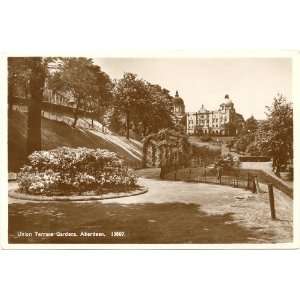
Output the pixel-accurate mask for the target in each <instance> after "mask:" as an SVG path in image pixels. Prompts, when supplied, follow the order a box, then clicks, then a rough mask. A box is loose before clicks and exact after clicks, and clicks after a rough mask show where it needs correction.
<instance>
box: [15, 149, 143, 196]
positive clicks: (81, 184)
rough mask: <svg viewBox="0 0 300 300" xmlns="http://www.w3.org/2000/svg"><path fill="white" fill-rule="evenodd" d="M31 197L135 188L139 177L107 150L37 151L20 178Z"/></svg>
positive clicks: (25, 190)
mask: <svg viewBox="0 0 300 300" xmlns="http://www.w3.org/2000/svg"><path fill="white" fill-rule="evenodd" d="M17 180H18V184H19V188H20V190H21V191H22V192H25V193H29V194H45V195H51V194H66V193H72V192H77V193H78V192H79V193H81V192H86V191H98V192H101V190H102V189H105V188H113V187H132V186H135V185H136V183H137V177H136V176H135V175H134V173H133V172H132V170H130V169H128V168H127V167H126V166H125V165H124V162H123V161H122V160H121V159H120V158H119V157H118V156H117V155H116V153H114V152H110V151H108V150H104V149H89V148H69V147H60V148H57V149H53V150H49V151H35V152H34V153H32V154H31V155H30V156H29V157H28V163H27V164H26V165H25V166H24V167H23V168H22V169H21V171H20V172H19V174H18V177H17Z"/></svg>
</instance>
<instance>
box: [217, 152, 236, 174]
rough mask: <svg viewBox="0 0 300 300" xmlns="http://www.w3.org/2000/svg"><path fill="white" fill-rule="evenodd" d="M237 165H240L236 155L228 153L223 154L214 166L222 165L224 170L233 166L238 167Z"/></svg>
mask: <svg viewBox="0 0 300 300" xmlns="http://www.w3.org/2000/svg"><path fill="white" fill-rule="evenodd" d="M239 166H240V161H239V158H238V156H233V155H231V154H230V153H229V154H226V155H224V156H223V157H222V158H221V159H219V160H218V161H217V162H216V164H215V167H222V168H223V170H224V171H228V170H232V169H234V168H239Z"/></svg>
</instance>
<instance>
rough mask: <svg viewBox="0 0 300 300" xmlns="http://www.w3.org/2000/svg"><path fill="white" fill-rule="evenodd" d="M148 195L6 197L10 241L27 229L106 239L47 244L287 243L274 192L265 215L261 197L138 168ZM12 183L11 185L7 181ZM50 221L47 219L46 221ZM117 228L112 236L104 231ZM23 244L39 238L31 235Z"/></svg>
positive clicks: (284, 207)
mask: <svg viewBox="0 0 300 300" xmlns="http://www.w3.org/2000/svg"><path fill="white" fill-rule="evenodd" d="M137 173H138V175H139V176H141V178H140V179H139V181H140V183H141V184H142V185H145V186H147V187H148V188H149V191H148V193H146V194H142V195H137V196H133V197H126V198H120V199H109V200H103V201H101V202H97V201H94V202H88V203H53V202H52V203H51V202H47V203H33V202H30V201H19V200H13V199H10V200H9V204H10V205H9V217H10V221H11V224H16V225H13V226H12V228H11V229H10V239H11V241H12V242H18V241H19V242H22V241H23V242H24V240H22V239H18V238H17V237H16V232H17V231H18V230H20V229H21V228H24V227H26V228H28V230H34V228H39V230H42V229H43V230H44V231H45V230H46V231H47V230H48V231H49V229H51V228H52V227H51V226H55V228H56V230H61V231H66V230H68V231H70V230H77V231H82V230H89V231H91V230H101V231H104V232H105V233H106V238H102V239H95V238H94V239H89V240H85V241H82V239H80V238H78V239H77V238H72V239H70V238H69V239H68V240H67V241H66V240H62V239H58V238H53V239H51V240H45V242H48V243H49V242H53V243H270V242H272V243H274V242H291V239H292V201H290V199H288V198H287V197H286V196H284V195H282V194H280V192H278V191H276V194H275V196H276V199H277V200H276V209H277V217H278V220H276V221H272V220H271V219H270V211H269V203H268V199H267V197H266V195H264V194H261V195H254V194H252V193H251V192H249V191H245V190H242V189H237V188H232V187H229V186H218V185H211V184H201V183H188V182H180V181H176V182H175V181H165V180H160V179H159V169H146V170H138V171H137ZM10 185H12V184H10ZM51 220H52V221H51ZM111 230H113V231H114V230H123V231H124V232H125V237H124V238H120V239H115V238H114V239H113V238H111V237H109V234H108V233H107V232H110V231H111ZM26 241H27V242H33V243H34V242H42V241H40V240H36V239H34V238H32V240H30V241H28V240H26Z"/></svg>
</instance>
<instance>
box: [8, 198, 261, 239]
mask: <svg viewBox="0 0 300 300" xmlns="http://www.w3.org/2000/svg"><path fill="white" fill-rule="evenodd" d="M232 221H233V219H232V217H231V215H230V214H224V215H216V216H209V215H207V214H206V213H204V212H203V211H201V206H199V205H196V204H184V203H162V204H153V203H146V204H130V205H120V204H102V203H26V204H13V205H10V207H9V242H10V243H247V242H249V241H250V240H249V238H253V237H255V232H250V231H249V230H247V229H244V228H243V227H241V226H239V225H237V224H234V222H232ZM19 231H23V232H32V233H34V232H35V231H37V232H54V233H55V232H75V233H77V234H78V236H77V237H49V238H40V237H35V236H33V237H29V238H28V237H17V233H18V232H19ZM85 231H87V232H101V233H104V234H105V237H102V236H100V237H81V236H80V232H85ZM115 231H118V232H119V231H121V232H124V236H123V237H112V236H111V234H112V232H115Z"/></svg>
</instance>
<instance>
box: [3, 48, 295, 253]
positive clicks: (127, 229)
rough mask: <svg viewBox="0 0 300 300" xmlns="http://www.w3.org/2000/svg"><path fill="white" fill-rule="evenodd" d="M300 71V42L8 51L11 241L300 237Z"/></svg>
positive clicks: (99, 245)
mask: <svg viewBox="0 0 300 300" xmlns="http://www.w3.org/2000/svg"><path fill="white" fill-rule="evenodd" d="M2 67H3V68H2ZM299 75H300V55H299V52H297V51H273V52H271V51H270V52H257V51H252V52H251V51H244V52H227V53H222V52H216V51H211V52H207V53H191V52H190V53H189V52H188V51H186V52H185V51H183V52H170V53H146V54H145V53H140V54H133V53H131V54H130V53H129V54H128V53H125V54H123V55H122V54H119V53H115V52H114V53H113V54H112V55H109V54H106V53H103V54H98V55H95V54H92V55H84V56H82V55H79V56H74V55H73V56H68V55H62V56H51V55H49V56H36V55H33V56H20V55H19V56H16V55H15V56H13V55H12V56H10V55H7V57H3V58H2V59H1V84H2V85H1V97H2V104H3V105H2V110H3V115H5V126H6V128H5V131H6V132H5V133H3V136H7V143H3V144H4V146H5V147H6V149H5V151H6V152H7V158H6V159H5V157H4V158H3V164H2V165H3V166H7V170H5V172H4V173H5V174H4V176H3V177H4V180H5V181H6V182H7V187H8V188H7V190H6V191H5V193H4V194H3V195H2V199H1V246H2V247H3V248H6V249H36V248H39V249H43V248H45V249H61V248H69V249H89V248H94V249H243V248H245V249H269V248H273V249H282V248H286V249H292V248H297V247H299V240H300V223H299V213H300V205H299V200H300V199H299V194H298V193H299V190H297V184H295V183H296V180H297V178H298V175H299V174H297V172H298V171H297V170H299V165H298V168H297V157H296V149H297V143H298V142H299V141H297V135H299V133H297V128H298V131H299V125H297V118H296V114H297V112H298V113H299V111H298V107H297V106H298V103H297V101H296V99H297V98H298V99H297V100H299V94H300V93H299V92H300V84H299V79H300V76H299Z"/></svg>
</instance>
